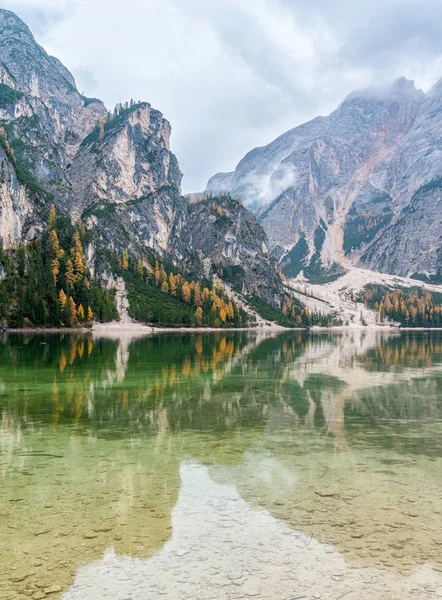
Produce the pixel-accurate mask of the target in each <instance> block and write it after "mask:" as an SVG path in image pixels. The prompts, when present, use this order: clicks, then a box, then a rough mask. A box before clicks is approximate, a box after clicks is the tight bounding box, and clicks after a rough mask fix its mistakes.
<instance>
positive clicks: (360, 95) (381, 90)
mask: <svg viewBox="0 0 442 600" xmlns="http://www.w3.org/2000/svg"><path fill="white" fill-rule="evenodd" d="M398 97H402V98H413V99H414V100H417V101H419V100H421V99H422V98H423V97H424V93H423V91H422V90H419V89H417V88H416V87H415V85H414V81H413V80H412V79H407V78H406V77H398V78H397V79H395V80H394V81H393V82H392V83H389V84H377V85H370V86H367V87H365V88H360V89H357V90H354V91H353V92H351V93H350V94H349V95H348V96H347V97H346V98H345V100H344V102H343V104H345V103H346V102H348V101H349V100H356V99H362V100H368V99H373V100H382V99H397V98H398Z"/></svg>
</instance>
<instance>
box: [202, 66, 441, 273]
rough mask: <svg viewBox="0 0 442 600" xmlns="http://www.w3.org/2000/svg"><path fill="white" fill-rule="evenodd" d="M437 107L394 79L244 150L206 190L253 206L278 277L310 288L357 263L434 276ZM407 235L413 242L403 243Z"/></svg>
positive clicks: (434, 94) (435, 99) (437, 101)
mask: <svg viewBox="0 0 442 600" xmlns="http://www.w3.org/2000/svg"><path fill="white" fill-rule="evenodd" d="M441 104H442V81H441V82H439V83H438V84H437V85H436V86H435V87H434V88H433V89H432V90H431V91H430V92H429V93H428V94H427V95H424V94H423V93H422V92H421V91H418V90H416V89H415V87H414V84H413V83H412V82H410V81H407V80H405V79H404V78H402V79H399V80H397V81H395V82H394V83H393V84H392V85H391V86H390V87H388V88H374V89H367V90H361V91H358V92H354V93H352V94H350V96H348V97H347V98H346V99H345V101H344V102H343V103H342V104H341V105H340V107H339V108H338V109H337V110H336V111H335V112H333V113H332V114H331V115H330V116H329V117H325V118H322V117H320V118H318V119H314V120H313V121H311V122H309V123H306V124H305V125H302V126H301V127H297V128H295V129H293V130H291V131H289V132H287V133H286V134H284V135H283V136H281V137H279V138H277V139H276V140H275V141H274V142H272V143H271V144H269V145H268V146H266V147H264V148H256V149H255V150H253V151H251V152H250V153H249V154H247V155H246V156H245V157H244V159H243V160H242V161H241V162H240V163H239V164H238V167H237V168H236V170H235V172H234V173H230V174H222V176H214V177H213V178H212V179H211V180H210V181H209V183H208V186H207V187H208V190H210V189H212V188H215V189H220V188H226V189H227V191H229V192H230V193H232V195H234V196H236V195H241V196H242V197H243V199H244V202H245V203H246V205H249V206H256V205H257V204H258V205H260V209H259V211H258V214H259V220H260V222H261V224H262V225H263V227H264V229H265V230H266V232H267V234H268V236H269V241H270V246H271V250H272V252H273V253H274V255H275V256H277V257H278V258H280V259H282V266H283V270H284V271H285V272H286V274H287V275H288V276H295V275H297V273H299V271H300V270H301V269H304V270H305V271H306V274H307V275H308V276H310V277H311V278H313V279H314V278H317V277H318V276H319V275H322V276H323V275H324V274H325V275H327V274H331V275H333V274H336V273H339V272H340V271H343V269H344V268H345V267H346V266H350V265H351V264H356V263H357V262H358V261H359V260H360V264H363V265H368V266H370V267H371V268H372V269H375V270H376V269H377V270H384V271H388V272H391V273H397V274H401V275H409V274H411V273H419V274H428V275H432V276H437V274H438V272H439V271H440V268H441V267H440V264H439V262H438V260H440V259H436V258H435V257H436V255H438V256H439V257H440V253H441V250H440V248H441V242H440V234H438V228H439V227H440V212H441V210H440V200H439V198H440V196H439V195H438V191H437V190H438V185H436V183H437V181H438V180H439V179H440V176H441V167H440V164H441V161H440V153H441V151H442V150H441V143H440V141H441V135H442V110H441ZM419 190H421V191H419ZM423 194H425V201H424V200H423V198H422V195H423ZM418 198H421V201H418ZM412 199H413V200H412ZM410 203H412V205H411V204H410ZM263 204H264V206H263ZM404 211H405V212H404ZM412 214H413V215H414V217H413V218H411V215H412ZM427 221H428V222H430V221H431V223H430V227H427V225H426V223H427ZM411 228H412V229H413V231H411ZM409 235H414V236H415V238H416V243H413V242H411V243H409V244H406V243H405V241H404V239H403V238H404V237H406V236H409ZM400 238H402V243H398V242H399V241H400ZM418 240H419V241H418Z"/></svg>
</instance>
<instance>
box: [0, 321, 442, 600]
mask: <svg viewBox="0 0 442 600" xmlns="http://www.w3.org/2000/svg"><path fill="white" fill-rule="evenodd" d="M0 413H1V416H0V477H1V486H0V598H1V599H2V600H6V599H8V600H12V599H25V598H29V597H31V598H34V600H39V599H42V598H45V597H46V598H57V597H62V598H63V599H64V600H80V599H81V600H83V599H93V600H101V599H104V598H116V599H119V600H123V599H129V598H131V599H132V600H144V599H147V598H149V599H151V598H152V599H156V598H162V597H166V598H177V599H181V598H183V599H187V598H188V599H190V598H198V599H205V598H207V599H209V598H216V599H224V598H228V599H229V598H232V599H234V598H252V597H253V598H266V599H270V600H273V599H283V600H284V599H287V600H288V599H294V598H306V599H310V598H312V599H313V598H330V599H335V600H337V599H338V598H344V597H345V598H346V600H353V599H360V598H362V599H364V598H367V599H370V600H371V599H377V598H386V599H387V598H397V599H408V598H437V597H441V598H442V435H441V434H442V335H441V334H440V333H438V332H434V333H430V334H425V333H423V332H420V333H415V334H413V333H409V334H403V335H397V334H390V335H388V334H381V333H378V332H346V333H339V334H311V335H310V334H307V333H305V332H296V333H293V332H292V333H285V334H281V335H276V336H266V335H264V334H256V333H253V334H249V333H244V332H237V333H232V334H226V333H219V334H203V335H197V334H176V335H159V336H156V337H148V338H138V339H131V338H128V337H123V338H121V339H115V340H112V339H99V338H95V339H94V338H93V337H87V336H81V335H78V336H76V335H64V336H63V335H46V336H43V335H32V334H31V335H28V336H23V335H12V334H11V335H8V336H6V337H4V338H3V339H2V340H1V342H0Z"/></svg>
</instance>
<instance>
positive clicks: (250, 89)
mask: <svg viewBox="0 0 442 600" xmlns="http://www.w3.org/2000/svg"><path fill="white" fill-rule="evenodd" d="M4 5H5V8H9V9H11V10H14V11H15V12H17V14H19V16H21V17H22V18H23V19H24V20H25V21H26V22H27V23H28V25H29V26H30V27H31V29H32V30H33V31H34V33H35V35H36V37H37V39H38V41H39V42H40V43H41V44H42V45H43V46H44V47H45V48H46V49H47V50H48V52H50V53H51V54H53V55H55V56H57V57H58V58H60V60H62V62H63V63H64V64H65V65H66V66H67V67H68V68H69V69H70V70H71V71H72V72H73V74H74V76H75V77H76V79H77V83H78V86H79V88H80V91H82V92H84V93H85V94H86V95H89V96H98V97H100V98H102V99H103V100H104V101H105V102H106V104H108V105H109V106H112V105H113V104H115V103H116V102H119V101H124V100H126V99H129V98H131V97H133V98H134V99H136V100H138V99H140V100H141V99H143V100H148V101H149V102H150V103H151V104H152V105H153V106H154V107H155V108H158V109H160V110H161V111H162V112H163V113H164V115H165V116H166V117H167V118H168V119H169V120H170V121H171V123H172V128H173V136H172V146H173V149H174V151H175V153H176V154H177V156H178V159H179V162H180V166H181V169H182V170H183V172H184V174H185V178H184V182H183V183H184V189H185V191H191V190H198V189H201V188H202V187H203V186H204V185H205V182H206V181H207V179H208V177H209V176H210V175H212V174H213V173H214V172H216V171H227V170H230V169H232V168H234V166H235V165H236V163H237V161H238V160H239V159H240V158H241V157H242V156H243V155H244V154H245V152H247V151H248V150H250V149H251V148H252V147H253V146H255V145H261V144H264V143H267V142H269V141H270V140H271V139H273V138H274V137H276V136H277V135H279V134H280V133H282V132H283V131H285V130H287V129H289V128H291V127H294V126H295V125H297V124H299V123H300V122H302V121H304V120H306V119H308V118H312V117H314V116H316V115H317V114H326V113H328V112H329V111H330V110H332V109H333V108H334V107H335V106H336V104H337V103H338V102H339V101H341V100H342V99H343V97H344V96H345V95H346V94H347V93H348V92H349V91H351V90H352V89H353V88H355V87H360V86H363V85H367V84H369V83H371V82H374V81H376V82H378V81H382V80H387V79H393V78H395V77H397V76H399V75H402V74H405V75H406V76H409V77H410V76H411V77H414V78H416V80H417V83H418V84H420V85H421V86H422V87H425V88H428V87H429V86H430V85H431V84H432V83H433V82H434V81H435V79H437V78H439V76H440V75H442V71H441V68H442V41H441V39H440V35H439V27H438V23H440V18H441V17H442V3H441V2H440V0H421V2H420V3H419V4H417V3H415V2H414V0H413V2H412V1H411V0H384V1H383V2H381V0H372V1H371V2H370V3H362V2H354V0H353V1H352V2H350V0H316V1H315V2H311V0H254V1H253V2H252V1H250V0H247V1H246V0H242V1H241V0H186V1H185V2H184V1H182V0H162V2H161V3H159V2H158V0H126V2H124V3H122V2H116V0H11V1H6V2H4Z"/></svg>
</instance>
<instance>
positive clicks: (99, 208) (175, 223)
mask: <svg viewBox="0 0 442 600" xmlns="http://www.w3.org/2000/svg"><path fill="white" fill-rule="evenodd" d="M170 133H171V127H170V124H169V123H168V121H166V120H165V119H164V118H163V116H162V114H161V113H160V112H159V111H157V110H154V109H152V108H151V106H150V105H149V104H147V103H141V104H135V105H134V106H132V107H129V108H126V109H121V110H120V111H119V113H118V114H116V115H115V116H114V117H113V118H109V119H108V120H107V121H106V122H105V123H103V124H101V125H99V126H98V127H96V128H95V129H94V130H93V131H92V133H91V134H90V135H89V136H87V137H86V138H85V139H84V140H83V142H82V143H81V145H80V148H79V150H78V152H77V154H76V155H75V157H74V159H73V161H72V164H71V165H70V166H69V167H68V169H67V178H68V180H69V182H70V184H71V186H72V191H71V194H70V212H71V215H74V216H78V217H80V216H81V217H82V218H83V220H84V221H85V223H86V224H87V225H88V226H89V227H93V228H94V229H95V231H96V233H97V239H100V240H101V241H102V242H103V243H105V244H106V247H107V248H108V249H109V248H110V249H116V250H122V249H124V248H129V249H131V250H133V251H138V252H142V251H143V248H152V249H154V250H156V251H158V252H159V253H169V254H171V256H172V257H174V258H177V259H183V258H184V256H186V255H188V254H189V252H190V235H189V232H188V230H187V229H186V228H185V226H186V223H187V203H186V201H185V200H184V198H182V197H181V195H180V189H181V187H180V186H181V177H182V176H181V172H180V170H179V166H178V162H177V160H176V158H175V156H174V155H173V154H172V152H171V151H170Z"/></svg>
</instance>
